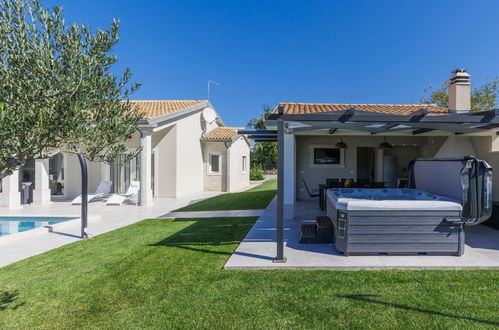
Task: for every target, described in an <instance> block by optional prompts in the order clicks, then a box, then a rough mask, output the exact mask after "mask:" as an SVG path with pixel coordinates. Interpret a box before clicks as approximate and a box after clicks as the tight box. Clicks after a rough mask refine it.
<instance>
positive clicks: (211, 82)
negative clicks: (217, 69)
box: [208, 80, 221, 102]
mask: <svg viewBox="0 0 499 330" xmlns="http://www.w3.org/2000/svg"><path fill="white" fill-rule="evenodd" d="M210 84H215V85H217V86H220V85H221V84H220V83H217V82H216V81H212V80H208V102H209V101H210Z"/></svg>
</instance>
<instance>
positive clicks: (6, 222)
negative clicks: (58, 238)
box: [0, 217, 76, 237]
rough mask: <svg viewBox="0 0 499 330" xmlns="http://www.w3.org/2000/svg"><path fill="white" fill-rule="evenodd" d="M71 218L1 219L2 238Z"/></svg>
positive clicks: (0, 232) (0, 233) (0, 234)
mask: <svg viewBox="0 0 499 330" xmlns="http://www.w3.org/2000/svg"><path fill="white" fill-rule="evenodd" d="M72 219H76V218H70V217H0V237H1V236H6V235H10V234H15V233H19V232H22V231H26V230H30V229H35V228H40V227H44V226H49V225H53V224H56V223H60V222H64V221H68V220H72Z"/></svg>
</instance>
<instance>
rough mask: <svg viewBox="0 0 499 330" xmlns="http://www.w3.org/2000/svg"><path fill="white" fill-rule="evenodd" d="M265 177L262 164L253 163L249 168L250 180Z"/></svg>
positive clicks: (258, 179)
mask: <svg viewBox="0 0 499 330" xmlns="http://www.w3.org/2000/svg"><path fill="white" fill-rule="evenodd" d="M263 179H265V177H264V176H263V168H262V165H253V166H251V170H250V180H251V181H260V180H263Z"/></svg>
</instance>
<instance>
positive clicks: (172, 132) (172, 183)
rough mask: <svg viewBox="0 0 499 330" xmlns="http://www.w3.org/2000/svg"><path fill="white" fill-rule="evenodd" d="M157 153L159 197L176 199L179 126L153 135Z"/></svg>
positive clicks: (156, 174) (156, 182) (156, 170)
mask: <svg viewBox="0 0 499 330" xmlns="http://www.w3.org/2000/svg"><path fill="white" fill-rule="evenodd" d="M152 138H153V142H152V144H153V150H154V153H155V164H154V172H155V173H154V178H155V183H154V188H155V192H154V193H155V196H157V197H175V196H176V194H177V189H176V188H177V157H176V155H177V126H176V125H173V126H170V127H168V128H165V129H163V130H161V131H159V132H156V133H153V136H152Z"/></svg>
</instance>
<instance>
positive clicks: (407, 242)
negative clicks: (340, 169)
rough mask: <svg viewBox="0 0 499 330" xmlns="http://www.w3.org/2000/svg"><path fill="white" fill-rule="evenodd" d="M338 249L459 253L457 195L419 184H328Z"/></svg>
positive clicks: (461, 236)
mask: <svg viewBox="0 0 499 330" xmlns="http://www.w3.org/2000/svg"><path fill="white" fill-rule="evenodd" d="M326 200H327V214H328V216H329V217H330V219H331V221H332V223H333V227H334V235H335V245H336V249H337V250H338V252H341V253H343V254H345V255H347V256H348V255H356V254H357V255H359V254H361V255H366V254H437V255H445V254H453V255H462V253H463V250H464V231H463V222H462V217H461V215H462V209H463V208H462V205H461V202H460V201H459V200H455V199H452V198H449V197H445V196H441V195H436V194H433V193H430V192H427V191H424V190H419V189H356V188H339V189H328V191H327V192H326Z"/></svg>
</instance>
